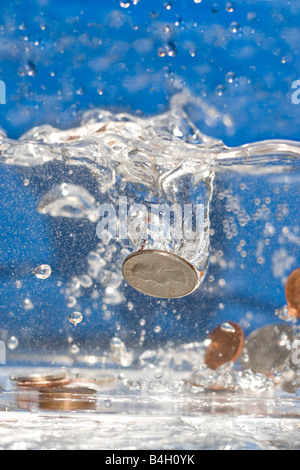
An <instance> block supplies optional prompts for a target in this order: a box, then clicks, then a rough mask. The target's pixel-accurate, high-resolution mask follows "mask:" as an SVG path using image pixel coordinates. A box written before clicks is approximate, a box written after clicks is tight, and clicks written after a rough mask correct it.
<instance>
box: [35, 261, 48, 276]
mask: <svg viewBox="0 0 300 470" xmlns="http://www.w3.org/2000/svg"><path fill="white" fill-rule="evenodd" d="M33 272H34V274H35V276H36V277H37V278H38V279H47V278H48V277H49V276H50V275H51V267H50V266H49V265H48V264H41V265H40V266H38V267H37V268H35V270H34V271H33Z"/></svg>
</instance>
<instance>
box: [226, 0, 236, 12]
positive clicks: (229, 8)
mask: <svg viewBox="0 0 300 470" xmlns="http://www.w3.org/2000/svg"><path fill="white" fill-rule="evenodd" d="M226 11H228V13H232V12H233V11H234V4H233V3H231V2H228V3H226Z"/></svg>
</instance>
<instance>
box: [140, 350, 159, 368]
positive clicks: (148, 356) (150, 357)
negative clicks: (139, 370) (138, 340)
mask: <svg viewBox="0 0 300 470" xmlns="http://www.w3.org/2000/svg"><path fill="white" fill-rule="evenodd" d="M155 358H156V351H154V350H153V349H147V350H146V351H144V352H143V354H142V355H141V356H140V362H141V364H142V365H144V364H146V363H149V362H152V361H154V359H155Z"/></svg>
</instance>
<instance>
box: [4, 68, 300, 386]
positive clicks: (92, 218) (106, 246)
mask: <svg viewBox="0 0 300 470" xmlns="http://www.w3.org/2000/svg"><path fill="white" fill-rule="evenodd" d="M228 80H234V77H233V76H230V77H228ZM191 101H193V104H194V105H195V102H196V104H197V107H198V108H199V109H201V110H202V111H203V113H204V114H205V115H206V116H209V117H210V118H211V119H214V117H215V116H216V115H217V112H216V110H215V109H214V108H210V107H207V106H206V105H205V104H204V103H203V102H202V101H201V100H199V99H197V100H194V98H193V97H191V96H189V94H188V93H187V92H184V93H181V94H179V95H176V96H174V97H173V99H172V101H171V103H170V109H169V111H167V112H165V113H163V114H161V115H157V116H154V117H153V116H150V117H147V118H140V117H136V116H133V115H129V114H124V113H123V114H113V113H111V112H109V111H107V110H99V109H98V110H93V111H90V112H88V113H86V115H85V116H84V118H83V121H82V124H81V126H80V127H78V128H73V129H69V130H59V129H55V128H53V127H51V126H48V125H46V126H39V127H36V128H34V129H31V130H30V131H29V132H27V133H26V134H24V135H23V136H22V137H21V138H20V139H19V140H17V141H15V140H12V139H9V138H7V137H6V136H5V135H4V133H3V134H2V135H1V138H0V161H1V163H2V164H3V165H5V166H6V167H7V166H13V167H14V168H18V169H19V170H20V171H24V172H25V171H28V170H29V171H36V170H38V169H40V170H41V172H40V173H38V174H39V178H40V179H41V178H42V179H43V178H44V180H45V181H46V182H47V184H46V185H45V187H44V190H43V191H42V194H39V198H38V200H37V205H36V208H35V209H36V211H37V213H39V214H40V215H41V216H43V217H48V218H49V219H50V220H52V221H53V224H55V223H56V222H57V223H58V224H59V223H60V221H61V220H64V221H68V223H70V224H78V227H79V228H82V227H84V225H83V224H84V223H89V224H94V225H93V226H94V234H95V237H96V236H97V223H98V222H99V219H100V213H99V207H100V206H101V204H113V205H114V206H116V207H117V206H118V203H119V198H120V196H122V197H126V198H127V201H128V202H130V203H137V204H145V205H146V206H147V207H149V206H150V205H151V204H153V203H161V201H164V202H167V203H168V204H174V203H178V204H181V205H183V204H184V203H186V202H191V201H193V202H194V201H201V202H202V203H203V204H204V209H205V220H204V225H203V231H202V232H201V233H200V234H198V235H199V236H198V235H197V236H195V237H194V238H192V239H190V240H188V241H189V243H183V242H182V240H175V241H174V238H173V239H171V240H169V239H167V238H163V239H162V238H157V239H153V238H152V239H151V238H150V239H149V240H148V247H149V246H150V248H151V247H152V248H153V247H154V248H155V249H160V250H164V251H172V252H173V253H177V254H180V256H182V257H183V258H185V259H188V260H189V262H191V263H192V264H193V265H194V266H195V267H196V268H197V269H201V270H203V272H204V276H203V279H202V283H203V284H202V286H203V292H205V294H206V295H207V294H208V295H210V296H213V295H215V296H216V295H217V293H220V292H221V297H222V302H223V301H225V300H226V295H228V293H226V286H227V285H229V286H230V285H232V284H230V276H228V275H227V274H226V272H228V271H229V272H230V270H231V269H233V267H235V265H234V263H233V262H231V264H230V261H226V260H225V258H224V253H223V251H222V250H220V249H219V248H218V247H217V246H214V242H211V237H212V236H213V234H214V231H215V228H212V227H211V221H210V216H211V213H210V210H211V201H212V197H213V191H214V190H216V194H217V196H218V200H219V201H221V202H222V203H224V204H225V211H226V212H227V214H226V217H225V218H224V219H223V220H222V224H220V226H221V227H222V228H223V233H224V234H225V237H226V239H227V240H230V242H232V244H233V246H234V248H235V250H236V253H237V256H239V257H240V260H241V264H240V269H241V270H242V269H244V267H243V266H244V265H243V263H244V262H245V260H247V256H248V252H247V250H249V246H248V245H247V241H246V240H245V238H243V237H242V236H241V237H240V238H239V240H238V243H237V242H236V240H237V239H238V236H239V232H240V231H243V229H244V227H245V229H246V230H248V224H250V222H254V223H258V222H261V223H262V227H263V228H262V231H263V235H264V236H263V238H262V240H263V241H262V240H256V241H255V243H256V245H255V255H254V257H255V261H256V263H257V265H263V264H264V256H266V255H265V252H266V251H267V249H268V246H269V244H270V240H271V239H272V237H275V236H276V235H277V232H276V230H277V229H276V228H275V224H274V223H272V221H270V209H269V206H270V201H268V200H267V198H266V199H265V201H263V202H262V201H260V200H258V198H255V199H254V204H253V209H252V210H253V213H252V214H250V215H249V213H248V212H247V211H246V210H245V208H244V206H243V199H242V196H244V197H247V195H246V189H247V184H249V182H248V180H247V182H246V183H245V182H244V181H242V182H241V183H240V185H239V194H238V195H237V194H236V193H235V191H234V189H233V184H234V181H235V180H234V178H236V175H247V176H249V175H255V177H257V176H258V175H262V176H265V175H267V176H268V178H273V180H274V181H275V182H276V181H277V179H276V178H277V177H278V178H281V177H282V176H281V175H282V174H288V175H289V173H291V174H292V175H293V172H295V168H296V169H297V165H298V162H299V156H300V144H299V143H297V142H290V141H283V140H274V141H272V140H269V141H263V142H254V143H250V144H245V145H241V146H239V147H235V148H229V147H227V146H226V145H225V144H224V143H223V142H222V141H220V140H219V139H215V138H212V137H209V136H206V135H204V134H203V133H201V131H200V130H199V129H197V128H196V126H195V125H194V124H193V122H192V120H191V119H190V117H189V113H188V108H189V105H190V103H191ZM222 119H223V120H224V122H226V124H227V125H228V126H230V125H231V123H230V117H229V116H228V115H226V116H223V117H222ZM228 172H229V174H230V176H229V182H230V181H231V180H232V181H233V184H231V183H230V184H228V185H227V187H226V184H225V185H223V186H222V185H221V184H220V175H221V178H222V175H228ZM78 175H79V176H78ZM75 176H76V177H75ZM216 176H217V178H216ZM73 177H74V181H73ZM218 178H219V180H218ZM296 178H297V173H296ZM80 179H81V180H82V182H81V184H80ZM216 179H217V184H216ZM33 180H34V179H33ZM30 181H31V180H30ZM31 185H32V183H31V184H30V185H26V186H25V188H24V189H25V190H26V189H27V188H28V190H29V189H30V187H31ZM218 185H219V186H218ZM216 186H217V187H216ZM276 187H277V188H278V185H277V186H276ZM274 193H275V191H274ZM278 193H279V191H276V194H277V195H278ZM273 196H274V195H273ZM269 199H270V198H269ZM119 207H120V206H119ZM286 214H287V207H286V206H284V205H282V204H281V205H279V204H278V205H277V212H276V217H277V221H280V222H281V221H282V220H283V222H284V223H285V224H286V225H284V227H285V229H284V230H282V232H281V234H280V237H281V240H282V243H283V242H284V241H285V240H286V239H288V241H289V242H290V243H293V244H297V243H299V236H298V235H297V231H296V230H295V231H293V230H292V229H291V228H288V225H287V223H286V219H285V217H286ZM212 215H213V216H214V214H212ZM139 217H141V215H140V213H139V211H138V210H135V211H133V212H132V213H130V212H129V213H128V239H122V238H121V237H116V236H114V235H113V234H112V233H111V232H110V231H109V230H107V232H106V238H102V239H101V238H99V239H97V241H96V243H90V246H89V240H88V239H87V240H85V238H84V232H83V234H82V238H81V240H80V251H81V249H82V250H83V251H84V257H85V271H84V272H82V270H81V271H80V272H79V271H76V270H73V273H72V274H71V275H70V276H69V277H67V281H65V282H64V283H62V282H61V281H59V282H61V284H60V286H59V287H62V289H61V292H62V293H63V296H64V299H65V305H66V307H67V308H68V309H69V308H73V307H75V305H76V309H77V308H78V309H80V310H81V309H82V306H81V305H80V303H81V302H82V301H83V300H84V298H85V294H86V293H87V292H88V293H89V296H90V297H89V298H90V303H89V305H88V306H87V307H85V310H84V318H85V320H86V321H85V322H84V323H88V322H89V320H90V319H91V320H92V319H93V318H94V319H97V318H98V320H97V321H98V323H97V324H98V325H99V326H98V329H99V330H100V331H101V328H102V326H103V325H105V324H106V323H107V324H108V323H109V322H111V321H112V320H114V317H115V316H116V312H118V310H117V309H118V308H119V307H120V306H121V307H122V308H124V305H127V306H128V307H127V310H128V312H129V313H130V315H131V316H132V318H138V319H139V318H140V317H142V312H143V310H142V309H141V311H139V307H140V306H139V304H138V302H137V303H136V302H135V299H134V298H132V299H131V298H128V297H127V295H128V294H127V292H126V290H124V288H123V277H122V272H121V266H122V261H123V260H124V259H125V258H126V257H127V256H128V255H129V254H130V253H131V252H132V251H133V250H134V249H137V248H140V247H141V246H143V247H144V244H145V240H143V236H142V233H141V232H139V231H136V222H137V220H139ZM49 219H48V220H49ZM72 227H73V225H72ZM244 233H245V232H244ZM72 237H73V233H71V235H70V239H72ZM244 237H245V235H244ZM278 237H279V235H278ZM73 238H74V237H73ZM278 239H279V238H278ZM63 242H64V240H63V238H61V240H60V247H61V248H62V247H63V246H64V243H63ZM64 249H65V250H66V251H68V247H67V248H64ZM271 256H272V260H271V263H270V265H271V266H272V269H271V270H272V273H273V274H274V277H276V276H277V275H278V276H279V277H280V279H281V280H284V279H285V275H286V272H287V270H288V269H290V267H291V266H292V265H293V263H294V262H295V259H294V258H293V257H292V256H291V257H290V258H288V257H287V256H284V259H285V263H286V264H285V267H284V269H283V268H282V264H281V262H280V259H281V258H282V253H281V252H276V250H273V251H272V252H271ZM75 257H76V255H75ZM280 257H281V258H280ZM209 259H210V263H211V265H212V267H213V268H214V267H216V266H217V267H218V269H220V270H221V274H219V277H214V274H210V273H209V272H208V273H207V271H208V269H209ZM69 261H70V263H72V262H73V261H74V260H73V259H69ZM278 266H281V269H279V268H278ZM49 268H50V267H49ZM222 270H225V271H222ZM34 272H35V275H36V277H38V278H43V279H44V278H46V277H48V276H49V275H50V273H51V268H50V270H49V269H48V270H47V269H45V267H44V265H41V266H39V267H38V268H36V269H35V271H34ZM278 273H279V274H278ZM205 274H207V275H206V276H205ZM243 279H245V276H243ZM233 282H234V281H233ZM245 282H246V281H245ZM229 288H230V287H229ZM201 289H202V287H201V288H200V291H201ZM227 292H228V291H227ZM99 298H100V299H101V300H100V301H98V299H99ZM126 301H127V303H126ZM153 302H155V301H153ZM155 305H156V307H157V306H158V305H159V309H160V311H163V310H164V309H165V310H167V303H163V302H160V303H159V304H158V303H157V304H155V303H152V304H151V305H150V309H151V308H153V306H155ZM227 305H228V302H227ZM156 307H155V308H156ZM187 308H188V307H187ZM187 308H186V307H183V308H182V309H179V310H178V311H177V310H176V309H177V307H175V306H174V309H173V310H174V313H173V312H172V319H171V320H169V322H170V323H172V322H173V323H174V324H175V325H176V324H177V323H176V322H179V324H180V321H182V318H184V316H185V313H186V312H185V310H186V309H187ZM193 308H195V307H193ZM278 308H281V306H278ZM218 309H219V310H223V309H224V304H223V303H222V304H221V303H220V304H219V307H218ZM82 311H83V310H82ZM123 311H124V310H123ZM156 311H157V310H156ZM204 313H205V312H204ZM166 314H167V313H166ZM201 314H202V312H201ZM251 315H252V316H253V314H252V313H251V311H250V312H249V310H246V312H244V313H243V314H241V315H240V317H241V321H242V323H243V322H244V324H245V325H246V326H248V327H249V324H250V323H251V322H250V319H251ZM203 316H204V317H205V315H203ZM67 318H68V320H69V322H70V323H72V324H73V325H79V323H81V322H82V319H83V314H82V313H81V312H80V311H79V310H78V311H76V312H73V313H71V314H70V315H69V316H68V317H67ZM195 318H196V319H195V326H194V325H193V326H192V329H195V330H197V331H199V330H201V327H200V326H199V324H200V325H201V321H200V319H199V314H197V315H195ZM137 325H138V327H135V328H134V329H133V331H134V333H132V332H131V331H129V332H128V334H127V333H126V328H127V326H126V324H125V325H124V322H123V323H122V316H121V317H120V316H119V317H118V318H116V320H114V331H113V332H112V334H111V336H110V337H111V338H112V339H110V342H109V347H108V349H107V350H106V352H105V354H104V358H105V359H103V361H104V363H105V361H108V362H109V361H113V362H114V363H115V364H118V365H119V366H121V367H124V368H128V367H130V366H135V365H137V367H140V368H142V369H145V371H147V372H149V371H151V374H152V375H151V377H148V378H147V379H146V380H145V381H143V380H142V381H141V380H138V381H134V385H132V384H133V382H132V381H131V380H129V379H128V378H127V377H126V380H125V379H124V380H125V382H126V385H127V386H129V387H130V388H132V387H133V388H134V389H137V388H138V389H143V390H144V389H147V390H148V389H149V387H150V386H151V387H154V388H155V387H157V389H163V390H167V389H168V388H169V386H170V383H169V382H167V377H168V373H169V372H170V371H171V370H172V368H173V367H174V366H175V368H178V367H179V364H180V367H181V366H182V364H187V363H188V364H189V366H191V369H194V370H198V371H199V370H200V372H201V373H200V375H199V374H198V376H196V377H195V376H194V377H192V378H190V379H189V381H188V382H185V383H183V382H182V381H181V382H180V385H178V384H177V386H176V387H177V388H176V390H177V392H178V391H182V390H185V391H186V390H189V391H192V393H195V391H196V392H197V393H198V392H199V390H207V389H218V387H219V388H221V389H222V388H223V389H225V390H229V389H231V390H240V391H241V390H243V391H244V390H249V391H250V390H252V391H253V390H269V388H270V380H269V379H268V378H267V377H262V376H258V375H256V374H254V373H251V372H249V373H246V372H245V371H242V372H241V371H235V370H227V369H226V370H225V371H219V370H218V371H217V372H216V373H212V372H211V371H209V372H207V371H204V370H203V367H202V366H203V354H204V347H203V344H202V343H198V342H197V341H195V342H191V343H184V342H183V344H182V345H181V346H180V347H179V348H175V347H171V346H170V347H168V348H163V349H159V346H157V347H155V346H153V344H152V346H151V347H149V348H148V349H147V348H146V349H144V350H143V351H141V350H140V353H139V354H138V355H136V354H133V353H132V351H129V350H128V349H127V346H126V342H124V341H123V340H122V339H121V337H122V333H124V336H125V338H126V334H127V339H128V338H130V340H131V339H132V338H133V337H135V338H136V339H137V344H138V345H139V347H140V348H141V347H143V346H144V342H145V337H146V335H147V334H149V331H150V329H151V332H152V334H154V336H155V340H159V338H160V336H161V335H163V334H164V333H165V328H164V326H163V322H162V324H159V320H158V319H155V323H154V325H155V326H154V325H151V327H150V326H149V328H148V327H147V324H146V321H144V320H143V323H141V322H139V321H137ZM82 326H83V325H80V327H79V328H76V330H80V328H81V327H82ZM96 328H97V327H94V331H95V329H96ZM137 328H139V329H137ZM175 329H176V327H175ZM222 329H223V330H224V331H226V332H232V333H234V329H233V328H232V326H231V324H230V323H227V322H222ZM94 331H93V332H94ZM138 332H139V334H138ZM72 333H73V332H72ZM119 333H120V336H119ZM76 334H77V332H76ZM18 336H19V335H18ZM91 336H93V334H92V335H91ZM199 336H200V335H199ZM29 338H30V335H29ZM89 339H91V338H89V337H88V338H87V344H88V342H89ZM128 341H129V340H128ZM19 342H20V340H19ZM129 342H130V341H129ZM66 343H67V341H66ZM76 345H77V342H76ZM76 347H77V346H76ZM77 348H78V351H77V350H76V351H77V352H76V358H77V360H79V359H78V358H79V351H81V350H82V348H81V347H80V349H79V347H77ZM87 348H88V346H87ZM93 348H94V345H93ZM16 349H17V350H18V349H19V348H16ZM95 351H96V357H99V350H97V347H96V349H95ZM95 351H94V350H93V351H91V349H90V350H88V357H92V356H91V353H92V352H93V353H94V352H95ZM97 354H98V356H97ZM93 357H94V356H93ZM109 363H110V362H109ZM181 370H182V369H181ZM122 380H123V379H122ZM124 380H123V383H125V382H124ZM272 383H273V382H272Z"/></svg>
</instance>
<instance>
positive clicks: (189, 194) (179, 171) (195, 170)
mask: <svg viewBox="0 0 300 470" xmlns="http://www.w3.org/2000/svg"><path fill="white" fill-rule="evenodd" d="M154 174H156V179H153V180H152V182H153V181H155V184H152V185H150V186H149V184H148V181H149V180H148V179H147V178H146V179H145V180H144V181H145V183H144V184H141V183H140V182H139V184H138V185H134V184H133V185H132V183H130V184H129V186H130V188H129V187H127V190H129V193H128V194H130V200H131V201H134V202H133V204H130V205H129V206H128V197H127V196H126V197H125V196H124V199H123V202H124V207H123V209H121V208H120V211H119V235H120V232H122V231H123V233H122V234H121V235H122V236H123V237H124V238H125V237H126V236H127V237H128V238H129V239H130V241H131V245H132V247H133V252H132V253H131V254H130V255H129V256H127V257H126V259H125V260H124V262H123V266H122V273H123V276H124V279H125V281H126V282H127V283H128V284H129V285H130V286H131V287H133V288H134V289H136V290H137V291H139V292H142V293H144V294H146V295H149V296H153V297H160V298H178V297H184V296H186V295H188V294H190V293H192V292H194V291H195V290H196V289H197V288H198V287H199V286H200V284H201V283H202V282H203V280H204V277H205V273H206V271H207V267H208V261H209V230H210V221H209V205H210V201H211V197H212V190H213V179H214V173H213V169H212V167H211V166H209V165H207V164H206V165H201V164H200V163H199V162H196V161H193V160H191V159H185V160H181V161H173V162H172V164H171V165H170V164H169V165H168V168H167V169H166V166H164V167H163V168H162V167H160V165H157V166H156V167H155V171H154ZM127 208H128V210H127ZM125 231H126V232H127V233H125Z"/></svg>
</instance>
